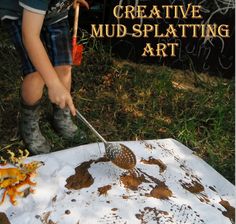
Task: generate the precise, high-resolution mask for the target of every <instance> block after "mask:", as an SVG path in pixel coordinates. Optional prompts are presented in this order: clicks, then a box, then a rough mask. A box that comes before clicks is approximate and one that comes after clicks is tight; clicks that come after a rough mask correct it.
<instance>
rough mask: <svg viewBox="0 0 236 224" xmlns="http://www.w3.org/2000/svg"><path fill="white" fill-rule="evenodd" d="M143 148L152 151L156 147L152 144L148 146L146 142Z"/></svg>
mask: <svg viewBox="0 0 236 224" xmlns="http://www.w3.org/2000/svg"><path fill="white" fill-rule="evenodd" d="M144 145H145V148H146V149H149V150H153V149H156V147H155V146H153V145H152V144H148V143H147V142H145V144H144Z"/></svg>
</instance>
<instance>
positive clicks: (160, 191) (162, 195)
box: [150, 182, 173, 200]
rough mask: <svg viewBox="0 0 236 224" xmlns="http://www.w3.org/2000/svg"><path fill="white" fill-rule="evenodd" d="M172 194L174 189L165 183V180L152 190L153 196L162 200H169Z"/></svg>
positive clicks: (151, 194)
mask: <svg viewBox="0 0 236 224" xmlns="http://www.w3.org/2000/svg"><path fill="white" fill-rule="evenodd" d="M172 195H173V193H172V191H171V190H170V189H169V188H168V187H167V186H166V185H165V183H164V182H162V183H161V184H160V185H158V186H156V187H155V188H153V189H152V190H151V192H150V196H151V197H154V198H157V199H162V200H168V199H169V197H171V196H172Z"/></svg>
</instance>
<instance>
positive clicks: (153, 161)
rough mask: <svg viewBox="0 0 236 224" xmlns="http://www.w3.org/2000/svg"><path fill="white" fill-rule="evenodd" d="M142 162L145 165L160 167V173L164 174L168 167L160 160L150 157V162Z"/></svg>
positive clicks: (142, 160)
mask: <svg viewBox="0 0 236 224" xmlns="http://www.w3.org/2000/svg"><path fill="white" fill-rule="evenodd" d="M141 162H142V163H144V164H151V165H158V166H159V167H160V173H163V172H164V171H165V170H166V165H165V164H164V163H163V162H162V161H161V160H160V159H154V158H153V157H149V158H148V160H145V159H141Z"/></svg>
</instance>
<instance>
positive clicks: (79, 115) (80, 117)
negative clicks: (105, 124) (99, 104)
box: [76, 110, 107, 144]
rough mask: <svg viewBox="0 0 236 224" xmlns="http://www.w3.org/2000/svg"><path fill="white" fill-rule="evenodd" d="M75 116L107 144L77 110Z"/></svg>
mask: <svg viewBox="0 0 236 224" xmlns="http://www.w3.org/2000/svg"><path fill="white" fill-rule="evenodd" d="M76 114H77V117H78V118H79V119H80V120H81V121H82V122H83V123H84V124H85V125H86V126H87V127H88V128H89V129H90V130H91V131H92V132H93V133H94V134H95V135H96V136H97V137H98V138H99V139H100V140H101V141H103V142H104V143H105V144H107V141H106V140H105V139H104V138H103V137H102V136H101V135H100V134H99V133H98V132H97V131H96V130H95V128H94V127H93V126H92V125H91V124H90V123H89V122H88V121H87V120H86V118H85V117H84V116H83V115H82V114H81V113H80V112H79V111H78V110H76Z"/></svg>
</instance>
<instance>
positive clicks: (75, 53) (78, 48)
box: [72, 37, 84, 65]
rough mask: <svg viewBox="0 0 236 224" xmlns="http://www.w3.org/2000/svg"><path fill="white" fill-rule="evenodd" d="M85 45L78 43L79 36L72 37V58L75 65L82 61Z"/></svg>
mask: <svg viewBox="0 0 236 224" xmlns="http://www.w3.org/2000/svg"><path fill="white" fill-rule="evenodd" d="M83 50H84V46H83V45H82V44H77V37H73V38H72V60H73V65H80V64H81V61H82V55H83Z"/></svg>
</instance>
